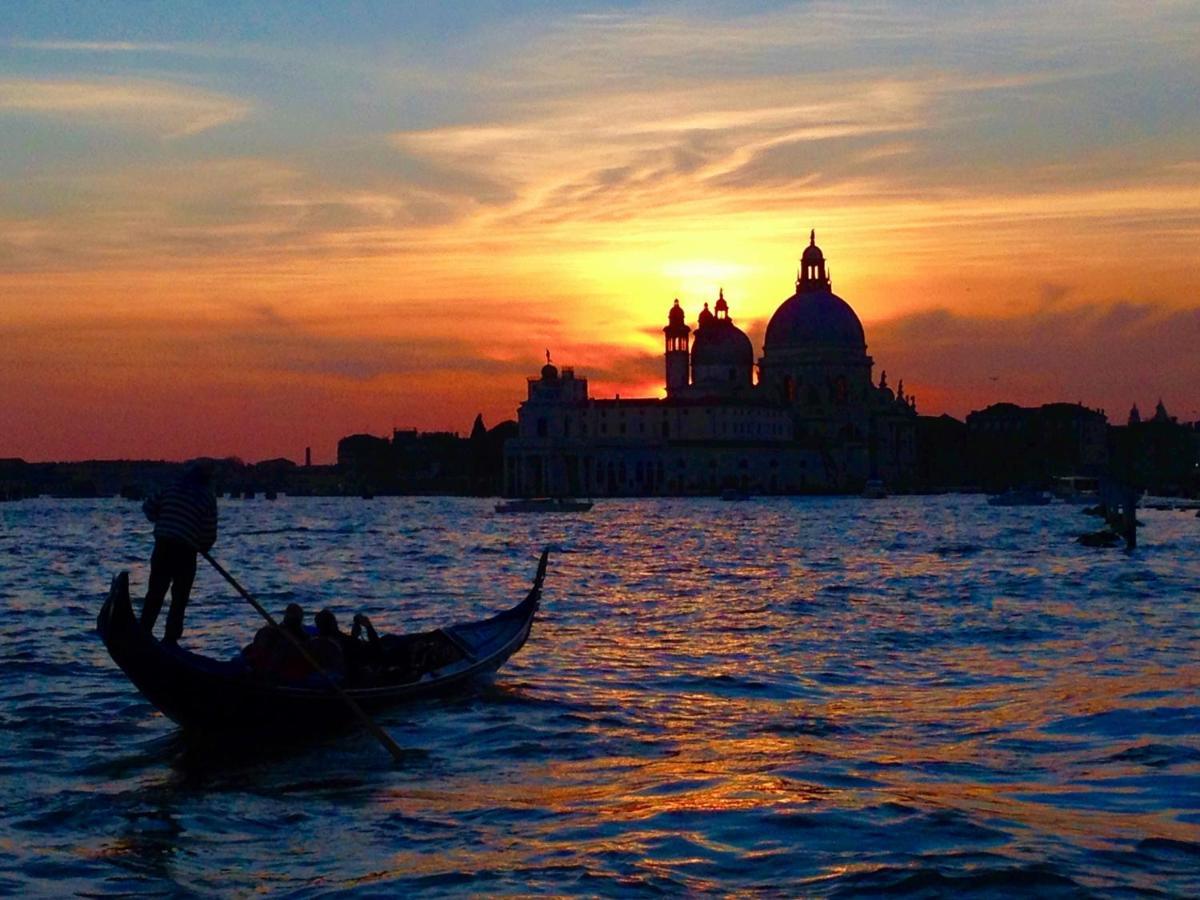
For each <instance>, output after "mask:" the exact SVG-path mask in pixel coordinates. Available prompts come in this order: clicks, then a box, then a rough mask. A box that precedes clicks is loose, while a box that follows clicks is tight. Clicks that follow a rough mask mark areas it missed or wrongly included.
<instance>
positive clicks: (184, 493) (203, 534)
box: [142, 481, 217, 550]
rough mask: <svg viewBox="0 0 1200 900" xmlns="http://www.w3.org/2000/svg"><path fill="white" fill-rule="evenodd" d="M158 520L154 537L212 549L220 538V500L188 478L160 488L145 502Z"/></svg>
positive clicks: (150, 516) (144, 506)
mask: <svg viewBox="0 0 1200 900" xmlns="http://www.w3.org/2000/svg"><path fill="white" fill-rule="evenodd" d="M142 510H143V512H145V513H146V518H148V519H149V520H150V521H151V522H153V523H154V537H155V539H158V538H169V539H171V540H175V541H180V542H181V543H184V544H187V545H188V546H189V547H194V548H196V549H197V550H208V549H209V548H210V547H212V545H213V544H214V543H215V542H216V540H217V501H216V499H215V498H214V497H213V495H212V493H211V492H210V491H209V490H208V489H207V488H205V487H203V486H202V485H199V484H189V483H187V482H186V481H185V482H180V483H179V484H175V485H172V486H171V487H169V488H167V489H166V490H163V491H159V492H158V493H157V494H155V495H154V496H153V497H150V498H149V499H148V500H146V502H145V503H143V504H142Z"/></svg>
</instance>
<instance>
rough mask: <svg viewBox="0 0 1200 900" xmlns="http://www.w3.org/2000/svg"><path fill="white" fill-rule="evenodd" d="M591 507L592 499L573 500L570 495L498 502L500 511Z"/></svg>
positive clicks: (536, 511) (579, 510)
mask: <svg viewBox="0 0 1200 900" xmlns="http://www.w3.org/2000/svg"><path fill="white" fill-rule="evenodd" d="M591 508H592V501H591V500H572V499H571V498H570V497H524V498H521V499H518V500H504V501H501V502H500V503H497V504H496V512H498V513H556V512H557V513H563V512H587V511H588V510H589V509H591Z"/></svg>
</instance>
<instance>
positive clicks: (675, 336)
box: [663, 298, 692, 397]
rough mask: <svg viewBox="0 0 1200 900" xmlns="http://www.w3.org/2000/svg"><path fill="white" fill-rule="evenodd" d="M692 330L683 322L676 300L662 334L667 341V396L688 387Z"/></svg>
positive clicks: (681, 310) (680, 309) (677, 300)
mask: <svg viewBox="0 0 1200 900" xmlns="http://www.w3.org/2000/svg"><path fill="white" fill-rule="evenodd" d="M691 333H692V329H691V328H689V327H688V326H687V324H686V323H685V322H684V320H683V308H682V307H681V306H680V305H679V299H678V298H676V300H675V305H674V306H672V307H671V311H670V313H668V314H667V326H666V327H665V328H664V329H663V334H664V335H665V336H666V340H667V351H666V361H667V396H668V397H671V396H674V395H675V393H676V392H677V391H679V390H682V389H683V388H686V387H687V386H688V360H689V355H688V342H689V340H690V338H689V335H691Z"/></svg>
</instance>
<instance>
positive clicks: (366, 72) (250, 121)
mask: <svg viewBox="0 0 1200 900" xmlns="http://www.w3.org/2000/svg"><path fill="white" fill-rule="evenodd" d="M369 10H370V11H369V12H366V11H363V10H356V11H355V12H354V13H350V12H347V11H345V10H341V8H340V7H339V8H337V10H335V9H334V8H332V7H329V8H326V7H322V6H319V5H314V6H312V7H309V8H308V9H307V10H306V12H305V13H304V14H303V15H299V16H296V17H286V18H287V19H288V21H287V22H286V23H284V22H280V23H279V24H277V25H264V24H263V22H262V21H259V20H258V17H251V16H248V15H247V16H244V17H240V16H239V15H238V13H237V10H236V9H232V10H231V11H230V15H229V17H228V21H226V22H224V23H223V24H222V25H220V26H217V25H216V24H214V23H212V22H208V21H207V20H206V19H205V18H204V17H203V16H200V15H199V14H198V13H197V12H195V11H193V10H189V9H187V8H183V7H181V8H178V9H176V10H175V11H174V15H164V16H162V17H161V19H162V21H160V22H158V23H157V24H155V25H153V26H148V25H146V24H145V23H144V22H142V21H141V19H142V17H141V16H140V15H138V13H137V10H136V8H134V7H130V8H129V9H125V8H124V7H122V6H120V5H115V6H111V7H107V8H106V10H105V14H103V15H101V14H100V12H99V10H95V11H92V12H91V13H89V14H82V13H81V14H80V15H79V16H78V17H77V18H76V19H75V20H73V21H71V22H62V21H58V20H56V19H55V18H54V16H53V15H52V13H51V12H49V11H47V10H46V9H45V8H43V7H41V6H40V5H38V4H32V3H28V4H27V3H16V4H10V5H7V6H6V7H5V8H4V10H3V11H0V25H2V26H3V27H0V34H4V35H7V36H8V37H7V38H5V39H3V43H2V44H0V45H2V46H4V49H5V53H4V54H3V56H2V57H0V60H2V61H0V296H2V297H3V300H2V301H0V333H2V334H3V335H4V338H5V341H4V346H5V353H4V355H3V358H2V359H0V379H3V382H4V384H5V385H6V386H8V390H7V391H6V394H7V397H6V399H5V401H4V411H5V415H4V418H5V419H6V422H5V446H4V447H3V448H0V456H25V457H27V458H30V459H52V458H83V457H106V456H107V457H111V456H166V457H176V458H178V457H186V456H190V455H195V454H201V453H213V454H218V453H219V454H224V453H234V454H239V455H242V456H245V457H247V458H249V459H258V458H265V457H269V456H279V455H285V456H289V457H291V458H293V459H296V458H299V457H300V454H301V453H302V452H303V448H304V447H305V446H312V447H313V448H314V453H315V455H316V457H317V459H318V460H328V459H330V458H331V457H332V454H333V449H334V444H335V442H336V440H337V439H338V438H339V437H341V436H343V435H345V434H348V433H352V432H356V431H362V430H367V431H373V432H375V433H386V432H387V431H388V430H389V429H390V428H391V427H392V426H394V425H396V426H415V427H420V428H426V429H451V430H459V431H466V430H467V429H468V428H469V427H470V423H471V420H472V418H473V417H474V415H475V413H476V412H483V413H484V416H485V419H486V420H487V422H488V423H489V424H495V423H496V422H498V421H500V420H501V419H504V418H509V417H512V416H513V415H514V413H515V409H516V406H517V404H518V403H519V402H520V401H521V400H522V399H523V396H524V378H525V376H526V375H531V374H534V373H536V371H537V369H538V366H539V365H540V363H541V357H542V353H543V350H544V349H545V348H547V347H548V348H550V349H551V352H552V354H553V356H554V358H555V361H556V362H558V363H560V364H565V365H574V366H575V367H576V368H577V370H578V371H579V372H580V374H582V375H585V376H587V377H588V378H589V379H590V380H591V382H592V385H593V390H594V392H595V393H597V394H599V395H605V394H612V393H618V392H619V393H622V394H623V395H627V396H628V395H636V394H643V393H645V392H657V391H659V390H660V389H661V380H662V375H661V370H662V362H661V358H660V353H661V349H662V337H661V328H662V326H663V324H664V323H665V320H666V312H667V310H668V308H669V307H670V305H671V303H672V301H673V300H674V299H675V298H676V297H678V298H679V300H680V302H681V303H682V304H683V306H684V307H685V309H686V310H687V314H688V320H689V322H691V323H694V322H695V317H696V315H697V313H698V312H699V311H700V309H701V307H702V305H703V304H704V303H705V302H709V303H711V302H712V301H713V300H715V298H716V294H717V290H718V289H719V288H723V289H724V291H725V295H726V297H727V299H728V300H729V302H730V306H731V314H732V316H733V318H734V319H735V321H736V322H737V323H738V324H739V325H740V326H741V327H743V328H744V329H745V330H746V331H747V332H748V333H749V334H750V336H751V338H752V340H753V341H754V343H755V346H756V350H761V340H762V333H763V329H764V328H765V325H766V322H767V320H768V319H769V317H770V315H771V313H772V312H773V311H774V309H775V308H776V307H777V306H778V305H779V303H780V302H782V300H784V299H785V298H786V297H787V296H788V295H789V294H790V293H791V290H792V286H793V281H794V278H795V268H796V263H797V258H798V256H799V253H800V252H801V250H802V248H803V246H804V244H805V243H807V236H808V231H809V229H810V228H816V229H817V237H818V242H819V243H820V244H821V246H822V248H823V249H824V251H825V254H826V257H827V259H828V260H829V263H830V268H831V273H832V276H833V285H834V290H835V291H836V292H837V293H838V294H839V295H841V296H842V297H844V298H845V299H846V300H847V301H849V302H850V303H851V305H852V306H853V307H854V308H855V310H856V311H857V312H858V313H859V316H860V317H861V318H862V319H863V322H864V325H865V326H866V332H867V341H868V344H869V352H870V353H871V355H872V356H873V357H874V359H875V363H876V376H878V374H879V370H881V369H886V370H887V371H888V374H889V379H890V380H891V381H892V382H893V383H895V382H896V381H897V380H899V379H900V378H903V379H904V380H905V386H906V388H907V389H909V390H911V391H914V392H915V393H916V394H917V397H918V400H919V402H920V410H921V411H922V412H926V413H940V412H950V413H952V414H955V415H963V414H964V413H966V412H967V411H969V410H970V409H973V408H979V407H982V406H984V405H986V404H988V403H991V402H996V401H998V400H1010V401H1013V402H1018V403H1027V404H1036V403H1043V402H1048V401H1051V400H1080V401H1082V402H1084V403H1086V404H1088V405H1091V406H1098V407H1104V408H1106V410H1107V411H1108V413H1109V416H1110V419H1114V420H1120V419H1122V418H1123V416H1124V414H1125V412H1126V411H1127V409H1128V407H1129V405H1130V404H1132V403H1133V402H1138V403H1140V404H1141V405H1142V406H1143V407H1145V406H1147V405H1152V404H1153V403H1154V402H1155V401H1156V400H1157V399H1158V397H1159V396H1161V397H1162V398H1163V399H1164V401H1165V402H1166V404H1167V406H1168V408H1169V409H1170V410H1171V412H1172V413H1174V414H1176V415H1178V416H1179V417H1181V418H1183V419H1189V420H1190V419H1195V418H1200V398H1198V397H1197V394H1196V388H1195V385H1196V384H1197V383H1198V382H1200V363H1197V362H1196V360H1197V359H1198V358H1200V357H1198V356H1197V354H1196V353H1195V352H1194V348H1195V345H1196V341H1197V338H1200V301H1198V296H1197V295H1198V289H1200V266H1197V260H1196V257H1197V251H1196V247H1198V246H1200V240H1198V238H1200V153H1198V151H1197V149H1196V148H1197V147H1198V146H1200V140H1198V138H1200V134H1198V132H1200V113H1198V111H1197V108H1196V105H1195V102H1194V97H1195V96H1196V94H1197V93H1200V75H1198V74H1197V73H1200V50H1198V49H1197V48H1198V47H1200V11H1198V10H1197V8H1196V7H1195V6H1194V5H1191V4H1169V3H1168V4H1158V5H1154V6H1145V7H1143V6H1141V5H1139V6H1137V7H1136V8H1132V7H1128V6H1126V5H1124V4H1119V3H1092V4H1088V5H1086V7H1084V6H1079V7H1078V8H1077V7H1075V6H1074V5H1072V4H1066V5H1061V4H1055V5H1051V6H1046V5H1043V4H1034V3H1027V4H1019V5H1018V6H1017V7H1012V6H1006V7H1005V8H1004V9H1003V10H999V9H993V8H991V7H989V6H986V5H975V6H973V7H970V8H966V9H953V10H949V11H947V10H934V9H925V8H923V7H919V6H913V5H907V4H901V3H890V2H885V3H880V4H875V5H873V6H870V7H867V8H862V9H857V10H847V9H845V8H843V7H841V6H840V5H837V4H823V3H817V4H803V5H791V4H780V5H779V6H778V7H776V8H773V9H760V10H759V11H757V12H755V13H753V14H744V13H742V12H740V11H739V10H738V8H737V6H736V5H733V4H731V5H729V6H728V7H726V6H723V5H722V4H720V3H718V4H715V5H711V6H706V7H705V11H704V12H686V11H681V10H680V9H679V8H677V7H669V6H663V7H661V8H658V7H655V6H654V5H651V6H647V7H638V8H637V9H636V10H631V11H627V12H611V11H609V12H605V13H597V14H586V13H578V12H573V13H564V12H561V11H560V10H559V9H558V8H557V7H556V5H554V4H539V3H530V4H524V5H517V6H514V7H511V8H508V9H506V10H504V11H503V12H498V11H497V10H496V9H494V8H492V7H490V6H481V7H479V8H475V7H474V6H472V5H471V4H467V5H466V6H465V7H463V8H462V9H458V10H455V11H454V13H453V15H452V14H451V12H449V11H446V12H443V11H439V10H429V11H420V12H414V11H413V10H407V11H403V12H401V11H395V10H391V9H390V8H388V7H379V8H369ZM279 18H280V19H283V18H285V17H282V16H281V17H279ZM243 19H244V20H243ZM332 23H336V24H332Z"/></svg>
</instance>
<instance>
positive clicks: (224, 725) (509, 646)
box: [96, 550, 549, 732]
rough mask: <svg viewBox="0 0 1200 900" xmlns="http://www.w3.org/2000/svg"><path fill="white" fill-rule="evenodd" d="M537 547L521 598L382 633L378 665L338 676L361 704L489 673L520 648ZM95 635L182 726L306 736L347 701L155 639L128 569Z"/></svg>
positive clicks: (316, 685)
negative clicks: (484, 612)
mask: <svg viewBox="0 0 1200 900" xmlns="http://www.w3.org/2000/svg"><path fill="white" fill-rule="evenodd" d="M548 554H549V551H548V550H547V551H545V552H543V553H542V557H541V560H540V561H539V562H538V568H537V574H536V576H535V577H534V580H533V587H532V588H530V590H529V594H528V596H526V597H525V599H524V600H522V601H521V602H520V603H518V604H517V605H516V606H514V607H513V608H512V609H509V610H507V611H506V612H502V613H499V614H498V615H495V616H492V617H491V618H489V619H484V620H482V621H479V622H469V623H464V624H459V625H451V626H448V627H446V628H439V629H436V630H434V631H429V632H422V633H418V634H406V635H397V636H394V637H384V638H381V646H382V648H383V649H382V651H381V658H380V665H378V666H376V667H374V668H373V669H372V674H371V677H370V678H369V679H367V680H365V682H364V683H354V682H351V681H343V682H341V687H342V689H343V690H344V692H345V693H346V694H348V695H349V696H350V697H352V698H353V699H354V700H355V701H356V702H357V703H358V705H359V706H361V707H362V708H363V709H365V710H375V709H382V708H384V707H388V706H394V705H396V704H399V703H404V702H406V701H410V700H416V699H419V698H423V697H429V696H434V695H437V694H442V693H445V692H447V691H452V690H454V689H456V688H461V687H462V686H464V685H465V684H467V683H468V682H470V681H472V680H473V679H476V678H478V677H479V676H482V675H485V674H488V673H491V672H494V671H496V669H498V668H499V667H500V666H501V665H503V664H504V662H505V661H506V660H507V659H508V658H509V657H510V656H512V655H513V654H514V653H516V652H517V651H518V650H520V649H521V647H522V646H523V645H524V643H525V641H526V639H527V638H528V637H529V631H530V629H531V628H532V626H533V618H534V615H535V614H536V612H537V609H538V604H539V602H540V600H541V594H542V581H543V580H544V578H545V576H546V559H547V556H548ZM96 631H97V632H98V633H99V635H100V637H101V639H102V640H103V641H104V645H105V647H107V648H108V652H109V655H110V656H112V658H113V661H114V662H115V663H116V664H117V665H118V666H120V667H121V669H122V670H123V671H124V672H125V674H126V675H127V676H128V677H129V680H130V681H132V682H133V684H134V686H135V687H136V688H137V689H138V690H139V691H141V693H142V695H143V696H144V697H145V698H146V699H147V700H149V701H150V703H151V704H153V705H154V706H155V707H157V708H158V709H159V710H161V711H162V713H163V714H164V715H166V716H168V717H169V718H171V719H173V720H174V721H176V722H178V723H179V724H180V725H181V726H183V727H184V729H185V730H189V729H190V730H196V731H204V732H211V731H222V732H227V731H241V732H246V731H266V730H270V731H274V732H279V731H296V732H311V731H319V730H325V729H329V728H334V727H337V726H339V725H344V724H346V723H347V722H349V721H350V720H351V718H352V715H353V714H352V712H351V711H350V709H349V707H348V705H347V704H346V702H345V701H344V699H342V698H341V697H339V696H338V695H337V693H336V692H335V691H334V690H333V689H332V688H330V686H329V684H328V682H326V681H325V680H324V679H323V678H321V676H319V675H316V674H313V675H309V676H308V677H307V678H306V679H305V680H304V682H303V683H295V682H281V681H279V680H274V679H272V678H271V677H269V676H265V675H262V674H260V673H257V672H255V671H254V670H253V669H252V668H251V666H250V665H249V664H248V663H247V662H246V660H245V659H244V658H242V657H241V655H240V654H239V655H238V656H237V657H235V658H234V659H233V660H229V661H225V660H218V659H213V658H211V657H207V656H202V655H200V654H198V653H192V652H191V651H188V650H185V649H183V648H182V647H177V646H176V647H172V646H168V645H164V644H162V643H161V642H159V641H158V640H156V639H155V638H154V637H153V636H152V635H151V634H150V633H149V632H148V631H147V630H146V629H144V628H142V626H141V624H140V623H139V622H138V620H137V617H136V616H135V615H134V612H133V605H132V603H131V602H130V599H129V573H128V572H121V573H120V574H119V575H117V576H116V577H115V578H113V581H112V589H111V590H110V592H109V595H108V599H107V600H105V602H104V605H103V606H102V607H101V608H100V615H99V616H98V617H97V620H96Z"/></svg>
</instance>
